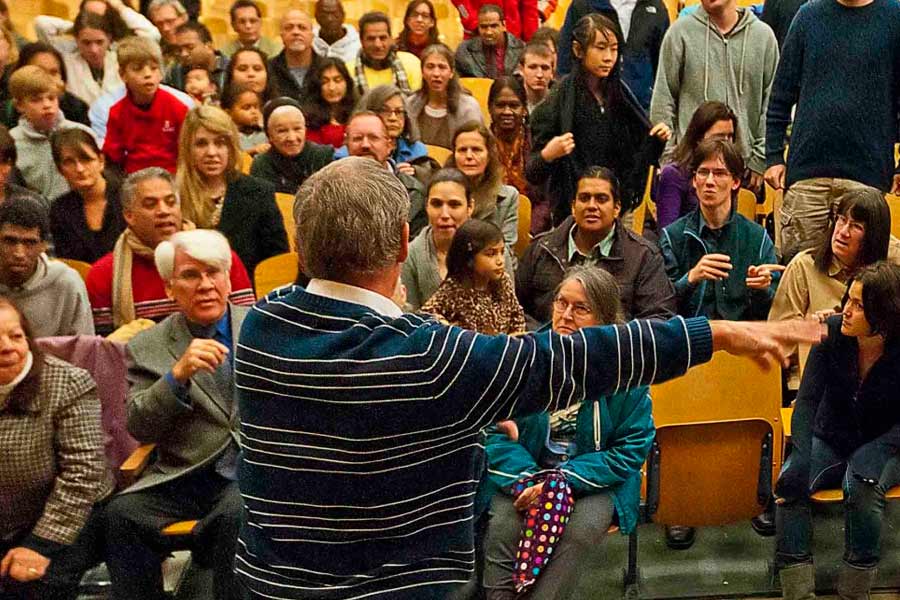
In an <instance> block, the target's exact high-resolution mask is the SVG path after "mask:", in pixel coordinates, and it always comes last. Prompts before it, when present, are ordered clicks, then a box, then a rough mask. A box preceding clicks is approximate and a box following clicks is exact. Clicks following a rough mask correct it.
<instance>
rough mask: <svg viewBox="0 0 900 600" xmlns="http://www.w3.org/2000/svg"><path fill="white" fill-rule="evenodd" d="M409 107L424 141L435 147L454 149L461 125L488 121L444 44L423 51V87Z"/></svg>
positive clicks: (414, 95)
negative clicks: (457, 70) (459, 75)
mask: <svg viewBox="0 0 900 600" xmlns="http://www.w3.org/2000/svg"><path fill="white" fill-rule="evenodd" d="M406 106H407V111H408V113H409V118H410V119H411V120H412V121H413V122H414V123H415V124H416V126H417V127H418V128H419V135H420V136H421V139H422V141H423V142H424V143H426V144H431V145H433V146H442V147H444V148H452V141H453V135H454V134H455V133H456V129H457V128H458V127H459V126H460V125H462V124H463V123H468V122H470V121H478V122H479V123H481V122H483V121H484V119H483V118H482V115H481V107H480V106H479V105H478V101H477V100H475V98H473V97H472V95H471V94H470V93H469V92H468V90H466V89H465V88H463V87H462V86H461V85H460V83H459V77H458V76H457V74H456V59H455V58H454V56H453V52H452V51H451V50H450V48H448V47H447V46H445V45H443V44H434V45H431V46H428V47H427V48H425V50H424V51H423V52H422V87H421V89H419V91H417V92H416V93H415V94H413V95H412V96H410V97H409V98H407V100H406Z"/></svg>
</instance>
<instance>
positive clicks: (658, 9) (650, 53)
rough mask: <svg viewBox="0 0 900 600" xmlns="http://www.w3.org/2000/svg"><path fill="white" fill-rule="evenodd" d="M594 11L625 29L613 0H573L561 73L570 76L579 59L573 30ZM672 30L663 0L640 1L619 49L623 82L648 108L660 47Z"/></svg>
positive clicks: (563, 39) (561, 48) (562, 33)
mask: <svg viewBox="0 0 900 600" xmlns="http://www.w3.org/2000/svg"><path fill="white" fill-rule="evenodd" d="M590 13H600V14H601V15H603V16H604V17H607V18H609V19H611V20H612V21H613V22H614V23H616V24H617V25H619V29H621V23H619V15H618V13H617V12H616V9H614V8H613V7H612V5H611V4H610V3H609V0H573V1H572V4H571V5H570V6H569V12H567V13H566V20H565V22H564V23H563V27H562V30H561V31H560V34H559V61H558V63H557V70H558V71H559V74H560V75H567V74H568V73H569V72H571V71H572V70H573V67H574V64H573V61H575V60H576V59H575V57H574V55H573V54H572V31H573V30H574V29H575V24H576V23H578V20H579V19H581V17H583V16H585V15H588V14H590ZM668 29H669V11H668V10H667V9H666V5H665V4H664V3H663V2H662V1H661V0H637V4H636V5H635V7H634V11H632V13H631V27H630V29H629V30H628V41H627V42H626V43H625V45H624V47H622V48H619V53H620V55H621V57H622V81H624V82H625V83H626V84H628V87H629V88H631V91H632V92H633V93H634V95H635V97H636V98H637V99H638V102H639V103H640V104H641V106H642V107H643V108H644V109H645V110H649V109H650V98H651V97H652V95H653V82H654V81H655V80H656V67H657V65H658V64H659V50H660V48H661V47H662V40H663V37H664V36H665V35H666V31H667V30H668Z"/></svg>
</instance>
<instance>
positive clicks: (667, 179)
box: [654, 101, 738, 229]
mask: <svg viewBox="0 0 900 600" xmlns="http://www.w3.org/2000/svg"><path fill="white" fill-rule="evenodd" d="M737 128H738V122H737V116H736V115H735V114H734V111H733V110H731V109H730V108H728V106H726V105H725V104H722V103H721V102H716V101H710V102H704V103H703V104H701V105H700V106H698V107H697V110H696V111H694V116H692V117H691V122H690V123H689V124H688V127H687V130H685V132H684V137H683V138H681V141H680V142H679V143H678V146H677V147H676V148H675V154H674V156H673V157H672V162H671V163H669V164H667V165H666V166H665V167H663V168H662V170H661V171H660V172H659V184H658V185H657V187H656V197H655V198H654V199H655V200H656V223H657V224H658V225H659V228H660V229H662V228H663V227H667V226H669V225H671V224H672V223H674V222H675V221H676V220H678V219H679V218H680V217H683V216H684V215H686V214H688V213H689V212H691V211H692V210H694V209H695V208H696V207H697V194H695V193H694V186H693V185H691V180H692V179H693V173H691V155H692V154H693V153H694V150H696V149H697V145H698V144H699V143H700V142H702V141H703V140H708V139H712V138H718V139H723V140H728V141H729V142H733V141H734V139H735V137H736V136H737Z"/></svg>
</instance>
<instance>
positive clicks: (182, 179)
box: [176, 106, 288, 276]
mask: <svg viewBox="0 0 900 600" xmlns="http://www.w3.org/2000/svg"><path fill="white" fill-rule="evenodd" d="M240 156H241V151H240V146H239V142H238V131H237V127H236V126H235V125H234V122H233V121H232V120H231V118H230V117H229V116H228V115H227V114H226V113H225V111H223V110H222V109H220V108H217V107H215V106H198V107H196V108H193V109H191V111H190V112H188V114H187V116H186V117H185V119H184V124H183V125H182V126H181V135H180V137H179V139H178V174H177V177H176V184H177V187H178V192H179V195H180V197H181V210H182V214H183V215H184V218H185V219H187V220H189V221H192V222H193V223H194V224H195V225H196V226H197V227H200V228H203V229H218V230H219V231H221V232H222V233H223V234H224V235H225V237H226V238H227V239H228V242H229V243H230V244H231V247H232V248H233V249H234V251H235V252H236V253H237V255H238V256H239V257H240V259H241V262H243V263H244V266H245V267H246V268H247V272H248V273H250V274H251V276H252V273H253V269H254V268H256V265H257V264H258V263H259V262H260V261H263V260H265V259H267V258H269V257H271V256H275V255H276V254H283V253H285V252H287V251H288V242H287V235H286V234H285V231H284V221H283V219H282V217H281V213H280V212H279V210H278V206H277V205H276V204H275V188H274V187H273V186H272V184H270V183H268V182H266V181H263V180H261V179H257V178H256V177H251V176H249V175H244V174H242V173H241V172H240V170H239V168H238V159H239V157H240Z"/></svg>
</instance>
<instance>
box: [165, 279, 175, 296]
mask: <svg viewBox="0 0 900 600" xmlns="http://www.w3.org/2000/svg"><path fill="white" fill-rule="evenodd" d="M165 287H166V298H168V299H169V300H175V294H173V293H172V282H171V281H166V282H165Z"/></svg>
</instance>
